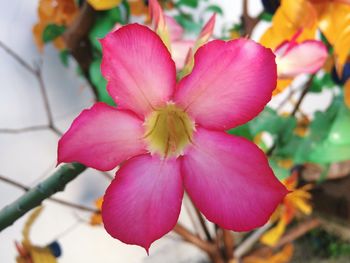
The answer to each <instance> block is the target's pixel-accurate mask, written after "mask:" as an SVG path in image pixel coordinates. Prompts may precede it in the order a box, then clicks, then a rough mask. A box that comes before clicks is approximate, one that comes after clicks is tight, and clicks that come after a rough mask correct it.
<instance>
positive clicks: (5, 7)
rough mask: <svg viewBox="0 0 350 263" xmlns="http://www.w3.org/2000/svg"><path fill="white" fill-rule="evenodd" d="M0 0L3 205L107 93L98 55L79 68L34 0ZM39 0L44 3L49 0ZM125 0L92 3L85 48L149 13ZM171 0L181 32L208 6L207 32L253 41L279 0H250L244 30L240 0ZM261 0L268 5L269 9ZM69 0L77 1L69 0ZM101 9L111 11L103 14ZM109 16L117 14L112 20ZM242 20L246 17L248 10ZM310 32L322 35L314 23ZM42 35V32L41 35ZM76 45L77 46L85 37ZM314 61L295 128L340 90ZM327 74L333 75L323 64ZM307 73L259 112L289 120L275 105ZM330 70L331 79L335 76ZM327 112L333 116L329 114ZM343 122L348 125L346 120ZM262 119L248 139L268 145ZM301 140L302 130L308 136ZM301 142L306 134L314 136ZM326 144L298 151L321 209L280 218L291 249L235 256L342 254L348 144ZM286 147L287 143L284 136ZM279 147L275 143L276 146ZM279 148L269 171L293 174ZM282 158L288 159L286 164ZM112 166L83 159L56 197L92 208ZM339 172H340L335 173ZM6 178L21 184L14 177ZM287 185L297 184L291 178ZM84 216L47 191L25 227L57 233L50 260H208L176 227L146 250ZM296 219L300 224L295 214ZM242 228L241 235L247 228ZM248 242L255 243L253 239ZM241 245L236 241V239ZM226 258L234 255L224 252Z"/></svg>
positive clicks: (191, 30) (1, 245)
mask: <svg viewBox="0 0 350 263" xmlns="http://www.w3.org/2000/svg"><path fill="white" fill-rule="evenodd" d="M0 1H1V4H2V5H1V6H2V8H1V11H0V46H1V47H0V61H1V62H0V81H1V95H0V176H1V177H3V178H8V179H10V180H11V182H5V181H4V180H2V181H0V197H1V199H0V208H2V207H4V206H5V205H7V204H9V203H11V202H13V201H14V200H16V198H18V197H19V196H21V195H22V194H23V189H21V187H22V188H23V187H33V186H35V185H36V184H38V183H39V182H40V181H42V180H44V179H46V178H47V177H49V176H50V175H51V174H52V173H53V172H54V171H55V169H56V168H55V166H56V157H57V156H56V154H57V142H58V139H59V138H60V133H62V132H64V131H66V130H67V129H68V127H69V126H70V124H71V122H72V121H73V119H74V118H75V117H76V116H77V115H78V114H79V113H80V112H81V111H82V110H83V109H85V108H88V107H90V106H91V105H92V104H93V103H94V101H95V98H96V96H97V99H98V100H102V101H106V102H107V103H111V102H110V100H109V98H107V97H106V94H105V93H104V91H103V89H104V85H105V82H104V80H103V79H101V76H100V72H99V63H100V61H99V60H98V55H97V58H96V55H95V54H92V56H93V62H92V64H93V66H91V64H89V66H88V67H87V68H84V58H81V60H80V61H78V62H79V63H77V61H76V60H75V59H74V58H73V57H74V56H78V57H79V54H73V56H72V55H71V54H69V52H68V51H67V50H66V49H65V48H62V47H61V46H60V45H61V43H60V40H58V39H57V36H59V35H60V34H62V32H61V31H60V30H62V28H61V29H60V27H59V26H53V27H51V28H49V29H47V28H45V29H40V30H41V31H40V30H39V29H38V28H37V29H34V32H33V27H34V26H35V25H36V24H37V23H38V21H40V19H42V18H39V16H38V6H39V1H35V0H30V1H28V0H12V1H5V0H0ZM67 1H68V0H67ZM42 2H47V3H48V2H49V1H42ZM52 2H55V1H52ZM58 2H59V1H58ZM68 2H69V1H68ZM125 2H127V1H123V3H124V4H123V5H124V6H118V7H115V9H111V10H116V9H118V11H117V12H115V13H112V11H111V10H107V11H96V12H99V13H98V14H97V19H96V20H95V22H94V23H95V24H93V25H92V27H91V29H90V31H89V32H90V34H89V40H90V42H91V43H90V44H91V45H92V46H93V48H96V49H98V43H97V42H96V39H97V38H100V37H103V35H104V34H106V33H107V32H108V31H110V30H112V27H113V26H114V25H115V24H117V23H121V24H123V23H129V22H140V23H146V22H147V20H148V19H149V18H147V16H148V15H147V13H148V10H147V6H146V5H145V7H144V8H145V9H146V11H145V12H144V13H142V12H141V14H139V15H135V14H131V16H130V17H128V18H125V16H126V15H125V13H126V12H128V11H127V9H126V8H125V6H128V4H127V3H126V4H125ZM130 2H137V1H136V0H135V1H130ZM139 2H143V1H139ZM145 2H147V1H145ZM170 2H171V1H170ZM175 2H185V3H184V4H182V5H175V6H171V5H169V6H167V5H166V4H167V3H163V5H162V6H163V8H164V9H165V10H166V11H165V12H166V13H167V14H169V15H170V16H174V17H177V21H178V22H179V23H180V24H181V25H182V26H183V27H184V29H185V31H186V35H185V37H187V38H190V39H191V38H192V39H195V37H196V36H197V35H198V33H199V31H200V29H201V27H202V26H203V24H204V23H205V22H206V21H207V20H208V19H209V18H210V16H211V15H212V13H213V12H216V13H217V15H216V24H215V29H214V33H213V36H212V38H223V39H230V38H236V37H238V36H240V35H241V36H243V37H251V38H252V39H254V40H256V41H260V39H261V37H262V35H263V34H264V33H265V32H266V30H267V29H268V28H269V27H270V26H271V19H272V17H273V15H274V12H275V9H276V8H277V6H276V7H274V6H273V5H274V3H275V2H276V3H277V2H279V1H270V2H271V3H270V4H266V3H265V8H264V6H263V2H269V1H260V0H250V1H248V11H249V16H250V18H256V17H259V19H258V20H259V21H256V22H257V24H256V23H255V22H254V26H253V28H254V30H252V31H250V32H249V33H248V32H244V33H242V30H241V27H242V14H243V1H240V0H236V1H232V0H203V1H175ZM187 2H189V3H187ZM321 2H322V1H321ZM330 2H332V1H330ZM345 2H346V1H345ZM80 4H81V3H80ZM131 5H132V4H130V6H129V7H128V8H130V7H131ZM344 5H346V4H344ZM269 8H272V9H274V10H272V11H271V10H269ZM77 10H79V9H78V8H77ZM129 11H130V10H129ZM76 12H78V11H76ZM107 12H109V13H108V14H107ZM68 13H69V12H68ZM346 14H347V15H348V17H349V16H350V13H346ZM264 16H265V17H264ZM113 17H117V18H115V20H113ZM188 18H189V19H188ZM61 19H66V20H67V21H68V20H69V19H72V20H74V18H64V17H62V18H61ZM186 19H187V20H186ZM119 20H120V21H119ZM243 20H244V19H243ZM101 21H102V22H101ZM245 21H246V24H247V23H248V20H245ZM50 23H51V22H50ZM346 23H348V24H347V25H348V27H347V30H348V29H349V27H350V23H349V20H347V22H346ZM51 24H52V23H51ZM255 24H256V25H255ZM46 26H47V25H46ZM36 30H39V31H40V32H41V34H44V31H45V30H46V31H45V37H44V41H42V39H41V42H47V43H45V45H44V43H39V42H40V40H39V42H38V34H39V33H38V31H36ZM348 31H349V30H348ZM317 36H318V38H319V39H321V36H320V33H318V35H317ZM35 37H37V39H35ZM347 37H348V35H347ZM40 38H41V35H40V36H39V39H40ZM289 40H290V39H289ZM96 43H97V44H96ZM95 45H97V46H95ZM81 48H82V49H83V48H84V47H81ZM85 59H86V57H85ZM78 60H79V59H78ZM90 63H91V62H90ZM28 66H29V67H30V68H28ZM33 69H34V70H33ZM321 71H322V72H321V74H319V75H317V76H318V78H317V81H319V83H318V87H319V89H320V90H319V91H317V92H309V93H308V94H307V96H305V98H304V99H303V101H302V102H301V103H300V104H301V105H300V107H299V108H300V109H301V110H302V111H301V112H298V113H297V114H296V117H295V119H293V121H294V122H295V123H294V122H293V124H292V127H291V128H290V129H292V130H293V129H297V128H300V129H301V128H302V127H303V126H302V125H299V126H298V127H297V126H296V125H297V124H296V123H300V121H301V120H302V119H303V118H302V117H305V118H304V119H305V123H306V124H305V125H304V126H305V127H306V128H305V129H307V128H308V127H309V124H310V122H312V120H314V119H315V114H316V115H317V114H320V112H328V110H329V106H330V105H333V104H332V103H334V98H335V97H336V96H338V95H339V94H342V92H343V91H342V85H344V83H341V84H338V83H336V81H335V80H334V78H335V77H333V79H331V80H330V81H331V84H329V82H327V83H326V81H327V79H324V78H322V77H323V76H324V75H325V73H324V72H326V70H325V69H322V70H321ZM331 71H332V70H331ZM334 74H336V73H333V75H334ZM327 76H331V74H328V75H327ZM309 77H310V75H308V74H300V75H299V76H298V77H296V78H295V79H294V82H293V83H292V84H290V85H289V87H288V88H287V89H286V90H284V91H283V92H281V93H279V94H278V95H276V96H274V97H273V99H272V101H271V102H270V104H269V107H271V109H273V111H271V112H264V114H265V115H264V116H266V114H270V115H268V117H267V119H262V120H267V121H268V123H267V124H266V125H267V126H270V125H272V126H274V125H277V124H278V125H279V126H278V127H277V128H276V129H277V130H278V129H280V127H284V128H283V129H289V128H288V127H289V126H288V125H290V123H289V122H288V121H287V122H281V120H282V119H281V118H282V117H283V116H284V115H283V114H287V113H290V112H292V111H293V109H295V105H296V103H297V101H298V98H300V96H302V94H303V89H301V88H300V87H302V86H304V85H305V83H306V82H307V81H308V80H309ZM330 78H331V77H330ZM337 78H338V80H339V77H337ZM91 84H92V85H94V86H95V87H97V88H95V89H92V88H91V87H90V85H91ZM326 85H330V86H332V88H324V86H326ZM337 85H338V88H333V86H337ZM316 86H317V83H316V84H315V83H314V89H316V88H317V87H316ZM342 98H343V97H342ZM316 112H318V113H316ZM342 114H343V113H342ZM345 115H346V114H345ZM276 116H279V117H276ZM281 116H282V117H281ZM327 116H328V115H327ZM335 118H336V117H333V119H335ZM333 119H332V123H330V124H329V125H328V126H329V127H330V126H332V125H333ZM283 120H284V119H283ZM347 121H350V118H349V117H348V115H346V117H344V118H343V119H342V120H341V121H339V122H340V123H346V122H347ZM349 123H350V122H349ZM266 125H265V126H266ZM293 125H294V126H293ZM340 125H341V124H340ZM344 125H345V126H346V124H344ZM344 125H343V126H344ZM328 126H327V127H328ZM338 126H339V125H338ZM255 127H257V126H255ZM286 127H287V128H286ZM329 127H328V128H329ZM332 127H333V126H332ZM265 129H266V132H265V133H261V131H264V128H262V127H261V126H259V127H258V128H256V130H258V131H259V136H260V137H261V138H262V139H261V140H260V141H259V140H258V139H257V138H256V135H257V133H258V132H256V133H254V134H252V135H254V142H256V143H257V144H264V145H265V146H263V147H262V146H261V145H260V146H261V147H262V148H264V147H265V149H267V148H269V147H272V146H274V140H275V138H276V136H278V135H276V134H275V131H269V130H268V128H265ZM316 129H317V128H316ZM318 129H321V130H322V129H324V127H323V126H322V125H321V126H319V128H318ZM342 129H343V130H341V131H340V132H338V133H337V134H338V135H339V134H340V135H339V136H344V137H345V138H344V140H348V138H349V136H350V133H347V131H348V130H347V129H348V127H345V128H342ZM241 132H242V131H232V133H234V134H240V135H242V134H241ZM349 132H350V130H349ZM276 133H277V132H276ZM275 135H276V136H275ZM327 135H328V134H327ZM292 139H295V138H294V137H293V138H292V137H290V138H287V140H290V141H291V140H292ZM305 140H308V138H307V139H305ZM262 142H263V143H262ZM309 142H311V143H313V141H309ZM297 145H299V144H296V143H295V144H294V147H295V148H294V149H291V150H290V149H289V152H290V151H297V150H296V149H297ZM328 146H329V145H328ZM328 146H327V145H326V146H324V148H323V149H324V150H325V151H326V150H327V149H330V151H331V150H332V151H333V152H331V153H330V155H331V156H332V158H330V159H327V160H326V161H320V162H318V163H317V161H316V162H312V160H311V161H309V160H307V162H306V161H305V162H304V159H301V160H302V163H303V165H304V164H305V163H317V165H315V164H314V165H312V164H308V165H307V166H303V168H304V169H306V171H307V172H306V173H304V175H303V176H304V177H303V179H300V180H299V179H297V181H298V182H299V184H300V185H301V187H303V186H305V185H308V183H310V182H311V183H312V184H314V183H315V182H319V181H322V183H323V184H322V186H320V185H319V186H317V187H314V189H316V190H314V192H312V194H313V195H314V197H313V199H312V200H313V201H310V204H311V203H312V204H313V207H314V208H313V209H312V208H310V209H311V210H314V214H315V215H318V214H323V216H322V217H317V220H315V218H314V217H312V218H311V217H310V213H311V212H310V213H309V210H310V209H308V208H306V209H304V211H307V212H306V213H301V214H303V216H304V217H303V216H301V219H300V218H299V217H298V216H297V219H296V221H295V220H290V222H288V225H289V224H290V225H289V227H291V228H293V227H294V228H295V227H298V226H299V232H300V231H301V232H302V234H300V235H299V236H297V237H294V238H293V237H292V238H291V241H296V242H295V243H296V245H294V248H293V251H294V252H290V247H286V246H285V245H287V244H289V243H290V242H286V243H284V244H283V246H282V245H281V246H280V247H279V248H278V249H276V250H273V253H272V252H271V253H270V252H269V253H270V254H269V256H267V257H266V256H262V257H261V258H260V259H259V258H255V259H254V258H253V259H251V260H252V261H243V262H289V261H290V260H292V262H321V261H322V260H323V261H322V262H349V261H350V257H349V255H350V244H349V243H348V241H349V240H350V228H349V227H348V226H347V225H346V223H348V222H349V218H350V209H349V208H350V205H349V202H350V196H349V193H347V189H350V188H347V186H349V187H350V183H349V180H348V179H347V178H346V177H347V175H348V174H349V171H350V170H349V163H348V162H346V161H347V160H349V159H350V155H349V154H348V151H349V150H348V148H349V147H348V144H346V145H345V146H344V147H343V148H341V149H338V148H337V149H335V150H333V148H331V146H329V147H328ZM289 147H291V146H290V145H289ZM279 149H280V148H278V147H277V150H279ZM282 150H285V151H287V149H286V148H283V149H282ZM289 152H288V154H289ZM278 153H280V152H277V153H276V152H275V154H276V155H275V156H276V159H273V160H272V161H271V162H272V164H271V165H272V166H274V167H273V168H274V170H275V173H276V175H277V173H279V175H280V176H278V175H277V176H278V177H279V178H280V179H281V180H285V179H286V178H288V176H289V175H290V174H291V172H290V171H291V168H295V169H297V168H300V163H301V162H300V163H297V162H293V161H291V160H290V158H284V159H283V158H281V156H286V155H287V154H285V155H283V154H280V155H278ZM284 153H285V152H284ZM333 156H341V158H333ZM298 158H299V157H298ZM300 158H301V157H300ZM300 158H299V159H300ZM282 159H283V160H282ZM316 159H317V158H316ZM281 161H285V162H284V165H281ZM288 162H292V164H290V163H288ZM277 163H278V164H279V165H277ZM334 163H336V166H334ZM339 163H341V165H340V164H339ZM298 165H299V166H298ZM305 167H306V168H305ZM293 171H295V170H293ZM299 171H300V170H298V172H299ZM287 174H288V176H287ZM113 176H114V171H111V172H108V173H101V172H99V171H96V170H93V169H88V170H86V171H85V172H84V173H83V174H82V175H81V176H79V177H78V178H77V179H76V180H74V181H73V182H72V183H70V184H69V185H67V187H66V189H65V190H64V191H63V192H60V193H58V194H56V195H55V197H57V198H59V199H62V200H67V201H70V202H72V203H75V204H81V205H84V206H87V207H92V208H94V207H95V201H96V200H98V198H99V197H101V196H102V195H103V193H104V191H105V189H106V187H107V186H108V185H109V183H110V178H111V177H113ZM329 177H331V178H329ZM333 177H334V178H333ZM315 178H316V179H315ZM339 180H343V181H340V182H338V181H339ZM14 182H17V183H19V184H21V185H22V186H18V185H17V186H16V185H14V184H15V183H14ZM289 183H290V184H292V185H293V184H298V183H295V182H289ZM340 185H342V187H340ZM345 186H346V187H345ZM294 187H295V188H296V186H294ZM338 189H340V190H338ZM304 190H305V192H307V193H309V192H310V190H309V188H304ZM185 203H186V200H185V201H184V205H183V206H184V207H183V209H182V213H181V216H180V222H181V223H182V224H183V225H184V226H186V227H187V228H188V229H190V230H191V231H196V229H195V227H194V226H193V224H192V219H191V218H192V215H193V214H194V213H195V212H194V210H193V207H192V208H191V207H190V206H187V207H185V206H186V204H185ZM302 205H303V204H301V206H302ZM315 205H316V206H315ZM297 206H298V205H297ZM315 207H316V208H315ZM317 209H318V210H317ZM301 210H303V209H301ZM305 214H306V215H305ZM324 215H326V216H324ZM28 216H29V214H27V215H25V216H23V217H22V218H20V219H19V220H18V221H16V222H15V223H14V224H13V225H12V226H11V227H9V228H6V229H5V230H3V231H2V232H1V233H0V262H3V263H11V262H16V259H15V258H16V256H17V255H18V251H17V249H16V246H15V241H17V242H21V241H22V231H23V228H24V225H25V223H26V220H27V219H28ZM91 216H92V213H91V211H82V210H81V209H76V208H72V207H69V206H65V205H61V204H57V203H55V202H52V201H50V200H46V201H45V202H44V209H43V211H42V212H41V214H40V216H39V217H38V219H37V220H36V221H35V223H34V224H33V227H32V228H31V235H30V238H31V242H32V243H33V244H35V245H37V246H42V247H44V246H46V245H47V244H50V243H52V242H54V241H58V243H59V244H60V247H61V249H62V255H61V256H60V257H59V258H58V259H57V260H58V262H62V263H71V262H104V263H112V262H114V263H115V262H122V263H125V262H128V263H129V262H130V263H133V262H155V263H158V262H159V263H160V262H162V263H163V262H165V261H166V262H169V263H170V262H174V263H175V262H209V261H208V257H207V255H206V253H205V252H203V251H201V250H200V249H199V248H197V247H196V246H194V245H193V244H190V243H187V242H183V241H182V240H181V238H180V237H179V236H178V235H176V234H175V233H170V234H168V235H167V236H166V237H164V238H161V239H160V240H158V241H156V242H155V243H154V244H153V245H152V247H151V249H150V256H147V254H146V253H145V251H144V250H143V249H142V248H139V247H136V246H130V245H125V244H123V243H121V242H119V241H118V240H115V239H113V238H111V237H110V236H109V235H108V234H107V233H106V232H105V230H104V228H103V227H102V226H101V225H93V224H92V223H91ZM330 218H331V219H330ZM293 219H294V218H293ZM298 220H301V221H298ZM305 220H309V221H305ZM312 220H313V221H312ZM304 221H305V222H306V224H302V223H303V222H304ZM325 221H327V222H328V223H327V224H326V226H324V225H325V224H324V222H325ZM276 222H277V221H271V222H270V224H271V225H272V224H276ZM300 222H302V223H300ZM305 222H304V223H305ZM277 224H278V223H277ZM207 225H208V227H209V230H210V231H211V232H212V233H214V232H215V228H214V226H213V225H211V224H209V223H208V224H207ZM271 225H270V226H269V227H271ZM303 227H304V229H303ZM300 229H301V230H300ZM264 231H266V230H264ZM303 231H304V232H303ZM294 234H295V233H294ZM247 236H248V237H249V236H250V235H247ZM247 236H244V235H237V236H235V238H236V239H235V240H236V241H237V242H238V244H239V242H241V241H240V240H245V239H247ZM258 240H259V238H258V239H256V240H255V241H254V242H255V243H259V241H258ZM242 242H243V241H242ZM255 243H254V244H253V245H255V246H259V245H257V244H255ZM246 246H247V245H246ZM241 249H244V246H243V247H241ZM236 251H237V250H236ZM247 251H248V250H247ZM249 251H250V250H249ZM278 251H282V252H283V253H282V254H280V255H282V256H280V257H273V255H275V254H276V253H278ZM245 253H248V252H245ZM259 260H265V261H259ZM231 262H235V261H233V260H231V261H230V263H231ZM237 262H238V261H237ZM33 263H40V262H39V261H38V262H33Z"/></svg>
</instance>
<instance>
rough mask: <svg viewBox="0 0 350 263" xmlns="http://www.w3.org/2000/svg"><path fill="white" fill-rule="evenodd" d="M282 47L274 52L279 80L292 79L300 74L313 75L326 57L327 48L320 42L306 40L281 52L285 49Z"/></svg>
mask: <svg viewBox="0 0 350 263" xmlns="http://www.w3.org/2000/svg"><path fill="white" fill-rule="evenodd" d="M286 45H288V44H286ZM284 46H285V45H284ZM284 46H281V47H280V48H278V49H277V50H276V55H277V58H276V61H277V71H278V77H280V78H293V77H296V76H297V75H299V74H301V73H315V72H316V71H318V70H319V69H320V68H321V67H322V66H323V64H324V63H325V61H326V59H327V57H328V52H327V48H326V46H325V45H324V44H323V43H322V42H321V41H317V40H307V41H304V42H302V43H300V44H295V45H293V46H292V47H288V48H287V49H286V50H285V51H284V52H281V50H284V49H285V48H284Z"/></svg>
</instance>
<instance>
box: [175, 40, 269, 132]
mask: <svg viewBox="0 0 350 263" xmlns="http://www.w3.org/2000/svg"><path fill="white" fill-rule="evenodd" d="M275 87H276V64H275V57H274V54H273V53H272V52H271V50H270V49H267V48H264V47H263V46H261V45H260V44H257V43H255V42H254V41H252V40H248V39H238V40H232V41H228V42H224V41H221V40H214V41H211V42H209V43H208V44H206V45H204V46H202V47H201V48H199V49H198V51H197V53H196V55H195V65H194V68H193V71H192V73H191V74H190V75H188V76H187V77H185V78H183V79H182V80H181V82H180V83H179V85H178V87H177V90H176V93H175V101H176V102H177V103H178V104H179V105H182V107H183V108H185V109H186V110H187V111H188V112H189V113H190V115H191V116H192V117H193V118H194V120H195V122H197V123H199V124H200V125H202V126H205V127H207V128H212V129H229V128H232V127H234V126H237V125H240V124H243V123H245V122H247V121H249V120H251V119H252V118H254V117H255V116H256V115H257V114H258V113H259V112H260V111H261V110H262V109H263V108H264V107H265V105H266V103H267V102H268V101H269V100H270V99H271V94H272V91H273V90H274V89H275Z"/></svg>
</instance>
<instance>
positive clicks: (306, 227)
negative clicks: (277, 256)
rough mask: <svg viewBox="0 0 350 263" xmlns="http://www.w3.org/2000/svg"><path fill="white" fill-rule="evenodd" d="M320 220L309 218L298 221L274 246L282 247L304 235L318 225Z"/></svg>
mask: <svg viewBox="0 0 350 263" xmlns="http://www.w3.org/2000/svg"><path fill="white" fill-rule="evenodd" d="M320 224H321V221H320V220H319V219H317V218H310V219H307V220H305V221H304V222H301V223H299V224H298V225H297V226H295V227H294V228H292V229H290V230H289V231H288V232H287V233H286V234H284V235H283V236H282V237H281V239H280V240H279V241H278V243H277V244H276V245H275V246H274V248H280V247H283V246H284V245H285V244H288V243H290V242H292V241H294V240H296V239H297V238H299V237H301V236H303V235H305V234H306V233H307V232H309V231H310V230H312V229H314V228H316V227H318V226H320Z"/></svg>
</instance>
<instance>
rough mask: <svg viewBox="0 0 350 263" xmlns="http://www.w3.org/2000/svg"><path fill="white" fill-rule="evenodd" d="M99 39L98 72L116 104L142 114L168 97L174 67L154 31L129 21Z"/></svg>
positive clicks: (174, 72) (171, 88) (173, 75)
mask: <svg viewBox="0 0 350 263" xmlns="http://www.w3.org/2000/svg"><path fill="white" fill-rule="evenodd" d="M101 43H102V50H103V52H102V53H103V58H102V66H101V70H102V74H103V75H104V77H105V78H106V79H107V81H108V85H107V90H108V92H109V94H110V95H111V96H112V98H113V99H114V100H115V102H116V103H117V104H118V107H120V108H123V109H129V110H132V111H134V112H135V113H137V114H138V115H140V116H144V115H146V114H147V113H149V112H150V111H151V110H152V108H154V107H157V106H159V105H162V104H164V103H165V102H166V101H167V100H169V98H170V96H171V94H172V93H173V90H174V87H175V82H176V77H175V74H176V69H175V64H174V62H173V61H172V59H171V55H170V53H169V52H168V50H167V48H166V47H165V46H164V44H163V42H162V40H161V39H160V38H159V37H158V35H157V34H156V33H154V32H153V31H152V30H150V29H149V28H147V27H145V26H141V25H138V24H131V25H127V26H124V27H122V28H121V29H119V30H117V31H114V32H111V33H109V34H107V36H106V37H105V38H104V39H102V40H101Z"/></svg>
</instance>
